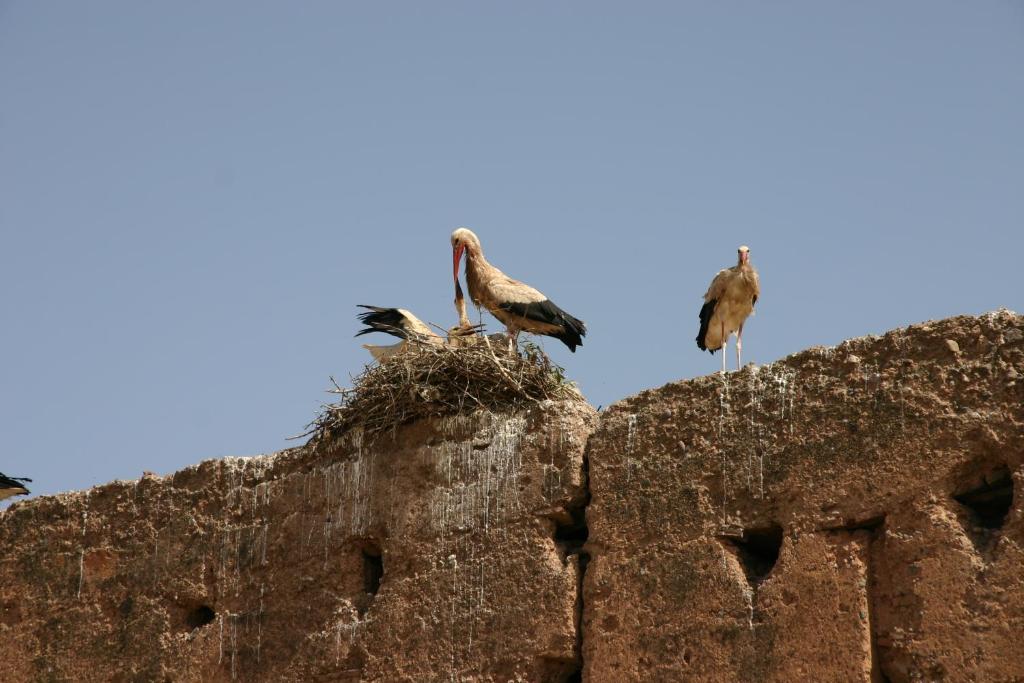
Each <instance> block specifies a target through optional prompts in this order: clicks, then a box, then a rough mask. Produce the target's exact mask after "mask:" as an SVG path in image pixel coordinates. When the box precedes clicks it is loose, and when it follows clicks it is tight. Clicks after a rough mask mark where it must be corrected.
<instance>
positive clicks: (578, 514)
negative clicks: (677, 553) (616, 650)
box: [544, 453, 591, 683]
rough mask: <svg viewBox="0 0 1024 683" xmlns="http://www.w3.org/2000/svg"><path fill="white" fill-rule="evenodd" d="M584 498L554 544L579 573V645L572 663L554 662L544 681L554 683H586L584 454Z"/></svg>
mask: <svg viewBox="0 0 1024 683" xmlns="http://www.w3.org/2000/svg"><path fill="white" fill-rule="evenodd" d="M580 484H581V486H580V490H581V493H580V495H578V496H576V497H575V498H574V499H573V500H571V501H569V503H568V504H567V505H566V506H565V508H564V510H565V514H566V516H567V519H565V520H562V521H560V522H559V523H557V524H556V526H555V533H554V538H553V540H554V542H555V547H556V548H557V549H558V550H559V554H560V555H561V556H562V558H563V560H564V561H565V562H566V563H567V564H574V565H575V570H576V572H575V573H576V602H575V605H574V606H573V628H574V629H575V643H574V644H573V659H572V660H571V661H565V660H560V661H551V662H549V669H548V671H547V672H546V673H545V676H544V681H546V682H550V683H576V682H578V681H582V680H583V664H584V662H583V616H584V611H585V606H586V603H585V601H584V592H583V591H584V579H585V576H586V572H587V565H588V563H589V562H590V552H589V551H588V550H587V549H586V543H587V539H588V538H589V536H590V527H589V526H588V524H587V508H588V507H589V506H590V500H591V492H590V458H589V456H588V454H587V453H584V454H583V463H582V474H581V477H580Z"/></svg>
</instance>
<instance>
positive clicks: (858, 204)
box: [0, 0, 1024, 493]
mask: <svg viewBox="0 0 1024 683" xmlns="http://www.w3.org/2000/svg"><path fill="white" fill-rule="evenodd" d="M1022 122H1024V5H1021V4H1020V3H1016V2H1009V1H1006V2H972V3H965V2H933V1H927V2H925V1H923V0H922V1H919V2H899V3H892V2H867V3H835V2H810V1H808V2H783V3H760V2H729V3H697V2H692V3H691V2H684V3H679V2H671V3H670V2H648V3H604V2H597V3H594V2H587V3H582V2H565V3H557V4H556V3H533V2H522V3H481V2H457V3H413V2H395V3H354V2H303V3H267V2H218V3H199V2H191V3H160V4H157V3H138V2H129V1H125V2H109V1H105V0H94V1H93V2H89V3H81V2H70V1H65V2H45V3H43V2H29V1H27V0H26V1H20V2H12V1H7V2H4V1H2V0H0V292H2V294H0V321H2V322H0V324H2V326H3V334H2V335H0V386H2V388H3V390H2V393H0V448H2V450H0V471H3V472H6V473H7V474H9V475H21V476H30V477H33V478H34V479H35V480H36V482H35V486H34V487H33V491H34V492H38V493H52V492H55V491H61V490H68V489H76V488H84V487H87V486H91V485H94V484H98V483H102V482H105V481H108V480H111V479H115V478H121V479H133V478H137V477H138V476H140V475H141V473H142V472H143V471H144V470H152V471H155V472H158V473H168V472H172V471H174V470H176V469H179V468H181V467H183V466H185V465H187V464H190V463H194V462H198V461H199V460H202V459H206V458H211V457H220V456H225V455H248V454H256V453H262V452H270V451H273V450H276V449H279V448H282V447H285V446H287V445H289V444H290V442H286V441H285V437H287V436H290V435H293V434H296V433H299V432H301V431H302V429H303V426H304V425H305V424H306V423H307V422H308V421H309V420H310V419H311V418H312V416H313V415H314V413H315V412H316V410H317V407H318V406H319V404H320V402H321V401H323V400H326V399H327V398H328V396H327V395H326V394H325V393H323V390H324V389H325V388H326V387H327V386H328V375H334V376H335V377H338V378H341V379H343V378H345V377H347V376H348V375H349V374H350V373H356V372H358V371H359V370H360V369H361V367H362V365H363V364H364V362H365V361H366V360H367V359H368V356H366V355H365V352H364V351H363V349H361V348H359V342H361V341H363V340H364V339H365V338H360V340H358V341H357V340H355V339H353V338H352V335H353V334H354V333H355V332H356V330H357V329H358V326H357V322H356V320H355V312H356V309H355V305H356V304H358V303H369V304H377V305H384V306H403V307H406V308H409V309H411V310H413V311H415V312H416V313H417V314H419V315H420V317H422V318H424V319H428V320H432V321H435V322H438V323H440V324H445V325H447V324H450V323H451V322H453V321H454V312H453V310H452V307H451V298H452V283H451V275H450V273H451V250H450V246H449V243H448V236H449V234H450V232H451V231H452V229H454V228H455V227H458V226H463V225H465V226H469V227H471V228H472V229H473V230H475V231H476V232H477V234H478V235H479V236H480V238H481V240H482V241H483V245H484V248H485V250H486V252H487V254H488V257H489V258H490V259H491V260H492V262H494V263H495V264H496V265H498V266H499V267H501V268H502V269H504V270H505V271H506V272H507V273H509V274H510V275H512V276H513V277H517V278H520V279H523V280H525V281H527V282H529V283H530V284H532V285H534V286H536V287H538V288H539V289H541V290H542V291H544V292H545V293H547V294H548V295H549V296H550V297H551V298H552V299H553V300H554V301H555V302H556V303H558V304H559V305H560V306H562V307H563V308H565V309H566V310H568V311H569V312H571V313H572V314H574V315H576V316H577V317H579V318H582V319H584V320H585V321H586V322H587V324H588V328H589V330H590V333H589V336H588V337H587V338H586V342H585V345H584V346H583V347H582V348H581V349H580V350H579V351H578V352H577V353H576V354H570V353H568V351H567V350H566V349H565V348H564V347H562V346H561V345H560V344H559V343H558V342H555V341H553V340H548V341H547V343H545V348H546V349H547V350H548V351H549V352H550V353H551V355H552V356H553V357H554V358H555V360H556V361H557V362H559V363H560V364H562V365H564V366H565V367H566V368H567V371H568V373H569V375H570V376H571V377H572V378H574V379H575V380H577V381H578V383H579V384H580V386H581V388H582V390H583V391H584V393H585V394H586V395H587V396H588V398H589V399H590V400H591V402H592V403H593V404H594V405H595V406H596V405H599V404H603V405H608V404H609V403H611V402H613V401H615V400H617V399H619V398H622V397H624V396H626V395H629V394H631V393H635V392H637V391H639V390H641V389H644V388H648V387H653V386H659V385H661V384H664V383H665V382H668V381H673V380H677V379H681V378H687V377H693V376H697V375H702V374H706V373H709V372H712V371H714V370H715V369H716V368H717V367H718V362H719V361H718V356H717V355H716V356H715V357H712V356H710V355H707V354H702V353H700V352H699V351H698V350H697V348H696V346H695V344H694V342H693V338H694V336H695V334H696V330H697V311H698V310H699V308H700V303H701V295H702V294H703V292H704V290H705V288H706V287H707V284H708V282H709V281H710V279H711V277H712V276H713V275H714V273H715V272H716V271H717V270H718V269H719V268H722V267H724V266H728V265H731V264H732V263H733V261H734V259H735V249H736V246H738V245H739V244H741V243H745V244H749V245H750V246H751V249H752V261H753V262H754V263H755V265H756V266H757V267H758V268H759V270H760V271H761V277H762V287H763V296H762V300H761V302H760V304H759V306H758V312H757V315H756V317H755V318H753V319H752V320H751V321H750V323H749V324H748V327H747V329H746V334H745V336H744V350H745V352H746V358H747V359H749V360H752V361H755V362H758V363H764V362H769V361H772V360H775V359H778V358H780V357H783V356H785V355H788V354H790V353H793V352H796V351H799V350H801V349H803V348H805V347H808V346H812V345H816V344H833V343H836V342H839V341H841V340H842V339H844V338H847V337H851V336H859V335H863V334H868V333H877V332H881V331H884V330H887V329H890V328H893V327H898V326H902V325H906V324H909V323H912V322H916V321H921V320H925V319H929V318H938V317H945V316H949V315H955V314H960V313H980V312H983V311H986V310H990V309H993V308H996V307H999V306H1007V307H1010V308H1015V309H1017V310H1020V309H1022V308H1024V306H1022V298H1024V295H1022V291H1024V288H1022V278H1021V274H1020V272H1019V270H1018V266H1017V260H1018V258H1019V253H1020V251H1021V248H1022V247H1024V229H1022V228H1024V125H1022ZM485 320H486V321H488V323H489V326H490V329H491V331H498V330H499V329H500V326H499V325H498V324H497V322H496V321H494V320H493V319H492V318H490V317H489V316H487V315H485ZM380 343H386V341H385V340H382V341H381V342H380Z"/></svg>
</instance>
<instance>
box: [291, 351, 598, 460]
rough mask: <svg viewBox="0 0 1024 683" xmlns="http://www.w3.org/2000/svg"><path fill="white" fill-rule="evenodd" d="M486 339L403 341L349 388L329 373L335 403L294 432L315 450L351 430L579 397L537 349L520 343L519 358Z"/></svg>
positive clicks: (372, 431) (371, 430)
mask: <svg viewBox="0 0 1024 683" xmlns="http://www.w3.org/2000/svg"><path fill="white" fill-rule="evenodd" d="M486 341H487V340H486V339H484V340H481V342H482V343H479V344H475V345H472V346H468V347H462V348H459V347H453V346H449V345H447V344H444V345H436V344H424V343H416V342H415V341H410V343H408V344H407V346H406V348H405V350H404V351H402V352H401V353H400V354H398V355H396V356H394V357H392V358H390V359H388V360H387V361H385V362H384V363H381V364H374V365H369V366H367V367H366V368H365V369H364V370H363V372H362V373H361V374H360V375H358V376H357V377H355V378H353V387H352V388H351V389H345V388H343V387H340V386H339V385H338V384H337V382H335V381H334V378H333V377H332V378H331V383H332V385H333V388H332V389H330V390H329V391H330V393H332V394H337V395H338V396H340V397H341V398H340V400H339V401H338V402H337V403H332V404H327V405H325V406H324V407H323V409H322V410H321V412H320V414H319V415H318V416H317V418H316V419H315V420H314V421H313V422H312V423H310V425H309V426H308V429H307V431H306V432H305V433H304V434H302V435H301V436H310V437H311V438H310V440H309V444H310V445H311V446H313V447H316V446H317V445H319V444H321V443H328V442H330V441H331V440H333V439H334V438H335V437H337V436H340V435H341V434H343V433H345V432H346V431H348V430H350V429H352V428H355V427H360V428H362V430H363V434H364V435H365V436H368V437H373V436H375V435H378V434H380V433H382V432H386V431H388V430H392V429H394V428H396V427H398V426H400V425H403V424H406V423H409V422H412V421H414V420H418V419H421V418H425V417H439V416H444V415H457V414H466V413H471V412H474V411H476V410H481V409H483V410H491V411H495V412H497V411H507V410H515V409H518V408H522V407H525V406H528V405H531V404H535V403H539V402H541V401H544V400H547V399H573V398H578V399H579V400H584V399H583V397H582V396H581V395H580V393H579V392H578V391H577V389H576V387H575V386H574V385H573V384H572V383H571V382H568V381H566V379H565V376H564V374H563V371H562V368H560V367H558V366H557V365H555V364H553V363H552V362H551V360H550V359H549V358H548V357H547V356H546V355H545V354H544V352H543V351H541V350H540V349H539V348H537V347H536V346H534V345H532V344H527V345H525V355H519V354H518V353H510V352H508V351H505V352H502V351H501V350H497V349H492V347H491V346H490V344H488V343H486Z"/></svg>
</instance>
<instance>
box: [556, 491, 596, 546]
mask: <svg viewBox="0 0 1024 683" xmlns="http://www.w3.org/2000/svg"><path fill="white" fill-rule="evenodd" d="M565 511H566V513H567V518H563V519H562V520H558V521H556V522H555V535H554V539H555V547H557V548H558V552H559V553H560V554H561V556H562V559H563V560H564V559H565V558H567V557H569V556H570V555H575V554H577V553H579V552H580V550H582V548H583V544H584V543H586V542H587V537H588V536H589V535H590V530H589V529H588V528H587V501H586V500H583V499H581V500H580V501H578V502H574V503H571V504H570V505H568V506H567V507H566V508H565Z"/></svg>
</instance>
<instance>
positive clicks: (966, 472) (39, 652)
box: [0, 312, 1024, 683]
mask: <svg viewBox="0 0 1024 683" xmlns="http://www.w3.org/2000/svg"><path fill="white" fill-rule="evenodd" d="M1022 374H1024V318H1021V317H1020V316H1017V315H1014V314H1010V313H1006V312H1000V313H994V314H989V315H985V316H982V317H978V318H975V317H961V318H953V319H950V320H945V321H941V322H933V323H929V324H926V325H916V326H913V327H910V328H907V329H904V330H897V331H894V332H891V333H888V334H886V335H884V336H882V337H869V338H863V339H857V340H852V341H850V342H846V343H844V344H842V345H840V346H838V347H835V348H828V349H824V348H819V349H811V350H808V351H804V352H802V353H799V354H797V355H795V356H792V357H790V358H787V359H785V360H783V361H780V362H778V363H774V364H772V365H768V366H764V367H761V368H756V369H755V368H747V369H744V370H743V371H741V372H738V373H730V374H728V375H725V376H721V375H712V376H709V377H704V378H699V379H695V380H690V381H685V382H677V383H672V384H668V385H666V386H664V387H661V388H659V389H655V390H651V391H647V392H644V393H642V394H639V395H637V396H635V397H632V398H629V399H626V400H624V401H622V402H620V403H618V404H616V405H615V406H612V407H611V408H609V409H608V410H607V411H605V412H604V413H603V414H602V415H601V416H600V420H599V419H598V416H597V415H596V414H595V413H594V411H593V410H592V409H591V408H589V407H588V406H586V405H585V404H581V403H561V404H548V405H546V406H544V407H543V408H538V409H535V410H533V411H531V412H529V413H523V414H516V415H484V416H478V417H474V418H459V419H443V420H442V419H437V420H428V421H424V422H420V423H417V424H413V425H409V426H407V427H405V428H402V429H399V430H398V431H397V432H396V433H395V434H394V435H389V436H387V437H385V438H383V439H381V440H378V441H377V442H375V443H368V442H367V443H364V442H363V440H362V439H361V438H360V435H359V434H356V433H350V434H348V435H346V436H345V437H344V438H343V439H342V440H340V441H339V442H337V443H335V444H334V445H333V448H332V450H331V451H330V452H328V451H327V450H326V449H325V450H324V451H322V452H310V451H309V450H307V449H296V450H292V451H286V452H283V453H280V454H277V455H273V456H264V457H257V458H229V459H226V460H221V461H210V462H204V463H202V464H200V465H197V466H195V467H190V468H187V469H185V470H183V471H181V472H178V473H176V474H174V475H171V476H168V477H162V478H161V477H152V476H149V477H144V478H143V479H141V480H139V481H136V482H115V483H112V484H109V485H106V486H102V487H98V488H95V489H92V490H90V491H85V492H81V493H74V494H65V495H60V496H56V497H44V498H37V499H34V500H29V501H25V502H20V503H17V504H15V505H13V506H12V507H11V508H9V509H8V510H6V511H4V512H0V662H3V663H4V668H3V673H2V675H0V680H3V681H76V682H77V681H232V680H235V681H357V680H358V681H386V682H389V683H390V682H391V681H416V682H421V681H424V682H429V681H459V682H462V681H467V682H468V681H483V682H493V683H497V682H498V681H503V682H504V681H519V682H530V683H533V682H538V683H563V682H564V683H571V682H572V681H579V680H581V678H582V680H583V681H590V682H608V683H617V682H619V681H645V682H646V681H787V682H788V681H843V682H845V681H865V682H871V683H881V682H883V681H890V682H892V683H900V682H901V681H939V680H942V681H978V682H982V681H984V682H988V681H1007V682H1008V681H1022V680H1024V647H1022V646H1021V643H1022V642H1024V552H1022V546H1024V512H1022V502H1021V496H1020V494H1019V491H1020V490H1021V485H1022V483H1024V469H1022V460H1024V445H1022V444H1024V438H1022V437H1024V378H1022ZM595 430H596V431H595ZM588 503H589V507H588ZM587 523H589V526H588V524H587ZM588 533H589V536H588ZM584 541H585V545H584ZM581 582H582V590H581ZM580 624H582V627H580Z"/></svg>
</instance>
